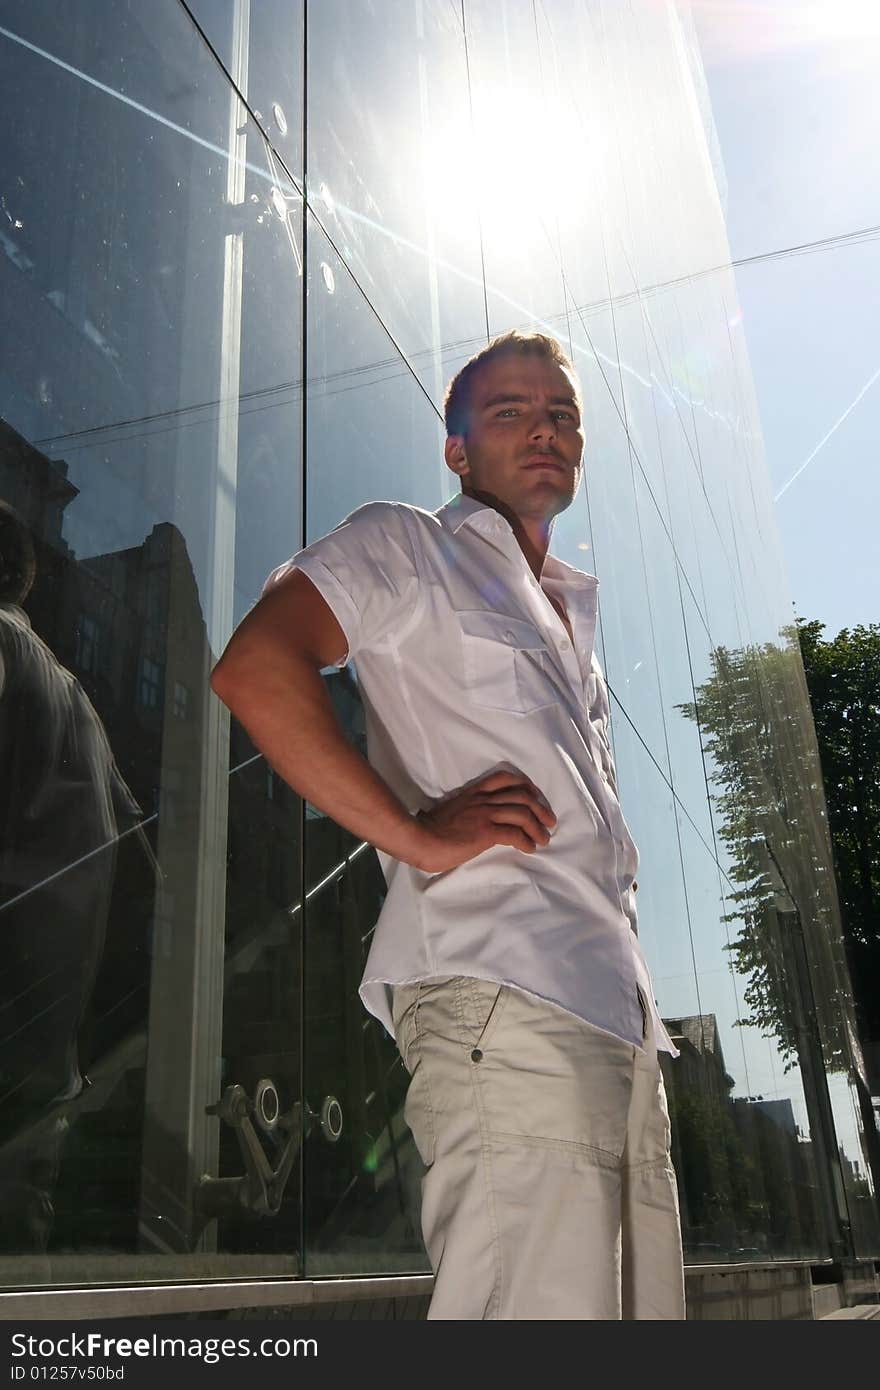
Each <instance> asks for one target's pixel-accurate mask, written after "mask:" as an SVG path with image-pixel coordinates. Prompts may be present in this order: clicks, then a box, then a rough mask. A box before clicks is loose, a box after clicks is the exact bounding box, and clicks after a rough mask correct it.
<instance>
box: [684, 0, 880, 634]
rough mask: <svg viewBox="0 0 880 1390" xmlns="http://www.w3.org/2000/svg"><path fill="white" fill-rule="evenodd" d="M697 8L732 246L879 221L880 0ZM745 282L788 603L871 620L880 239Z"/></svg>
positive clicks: (812, 612) (876, 603)
mask: <svg viewBox="0 0 880 1390" xmlns="http://www.w3.org/2000/svg"><path fill="white" fill-rule="evenodd" d="M692 9H693V13H694V19H695V22H696V27H697V32H698V35H699V38H700V43H701V48H702V52H703V61H704V65H705V69H706V78H707V83H708V87H709V94H710V98H711V101H712V108H713V112H714V116H715V122H716V126H717V129H718V136H719V140H720V144H721V152H722V156H723V161H724V166H725V170H726V174H727V182H728V204H727V222H728V232H729V236H730V243H731V250H732V254H733V256H734V258H735V259H739V258H741V257H747V256H754V255H760V254H762V253H764V252H767V251H774V250H777V249H781V248H785V247H790V246H796V245H800V244H803V243H805V242H812V241H817V240H820V239H822V238H825V237H834V236H838V235H840V234H842V233H847V232H850V231H854V230H858V229H860V228H865V227H870V226H873V225H874V224H877V223H880V161H878V158H877V148H878V137H880V97H878V86H880V0H692ZM737 283H738V286H739V294H740V302H741V305H742V310H743V316H744V325H745V331H746V337H747V342H748V346H749V353H750V357H751V362H752V370H753V373H754V378H755V388H756V392H757V397H758V404H759V407H760V411H761V420H762V424H763V430H764V438H765V441H766V446H767V461H768V465H769V469H770V474H771V478H772V480H773V485H774V486H773V491H774V494H780V495H779V496H778V501H777V516H778V521H779V529H780V534H781V537H782V542H783V546H784V550H785V555H786V560H787V566H788V573H789V588H790V592H791V595H792V598H793V601H794V606H795V609H796V611H797V612H798V613H799V614H800V615H801V616H802V617H805V618H819V619H821V620H822V621H823V622H825V623H826V624H827V625H828V629H827V632H826V636H830V635H832V634H833V633H836V632H837V631H838V630H839V629H840V628H842V627H853V626H855V625H856V624H857V623H870V622H880V545H878V540H877V528H878V524H880V446H878V440H880V239H871V240H867V241H865V242H863V243H861V244H855V245H848V246H846V245H845V246H841V247H834V248H831V249H827V250H822V251H818V252H816V253H813V254H809V255H796V256H791V257H786V258H781V259H773V260H769V261H765V262H763V263H761V264H758V265H753V266H746V267H742V268H740V269H739V270H738V271H737ZM869 382H872V384H871V385H868V383H869ZM866 387H867V389H865V388H866ZM859 397H861V398H860V399H857V398H859ZM842 417H845V418H842ZM838 422H840V423H838ZM826 436H827V438H826ZM823 441H824V442H823ZM811 456H812V457H811ZM808 460H809V461H808ZM804 464H806V467H803V465H804ZM800 469H803V471H802V472H799V470H800ZM795 474H798V476H797V477H796V478H795V477H794V475H795ZM793 478H794V481H790V480H791V479H793Z"/></svg>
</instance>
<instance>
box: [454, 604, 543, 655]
mask: <svg viewBox="0 0 880 1390" xmlns="http://www.w3.org/2000/svg"><path fill="white" fill-rule="evenodd" d="M456 616H457V618H458V621H459V624H460V625H461V630H462V632H466V633H467V634H468V636H469V637H483V638H485V639H486V641H488V642H501V643H502V644H503V645H504V646H507V647H515V648H516V649H517V650H518V651H523V652H528V651H543V650H545V649H546V647H547V642H546V640H545V639H544V638H543V637H542V636H541V634H540V632H539V631H538V629H537V628H536V627H535V626H534V625H533V624H532V623H529V622H526V621H525V619H523V618H508V617H507V615H506V614H504V613H492V612H489V611H488V610H486V609H482V608H477V609H471V610H470V611H468V612H464V613H458V614H456Z"/></svg>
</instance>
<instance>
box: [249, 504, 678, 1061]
mask: <svg viewBox="0 0 880 1390" xmlns="http://www.w3.org/2000/svg"><path fill="white" fill-rule="evenodd" d="M291 569H299V570H302V572H303V573H304V574H306V575H307V576H308V578H309V579H310V580H311V581H312V583H313V584H314V585H315V587H316V588H317V589H318V590H319V592H320V593H321V595H322V596H323V598H324V599H325V601H326V602H327V603H328V604H329V606H330V608H331V609H332V610H333V613H334V614H335V616H336V618H337V621H338V622H339V625H340V627H341V628H342V629H343V632H344V633H345V636H346V639H347V642H348V652H347V654H346V656H345V658H344V659H343V661H342V662H341V663H340V664H341V665H344V664H345V663H346V662H347V661H354V662H355V663H356V666H357V676H358V684H359V688H360V692H361V695H362V698H363V703H364V710H365V715H366V728H367V749H368V756H369V759H370V762H371V764H372V765H373V767H374V768H375V769H376V771H377V772H378V773H379V774H380V775H381V776H382V777H383V778H384V779H385V781H386V782H387V783H388V785H389V786H390V788H391V789H392V791H393V792H394V793H395V794H396V795H397V796H398V797H399V799H400V800H401V801H402V802H403V804H404V805H405V806H407V807H408V809H409V810H411V811H412V812H416V811H417V810H421V809H424V808H427V807H429V806H430V805H432V804H434V803H435V802H437V801H438V800H441V799H442V798H443V797H446V796H448V795H450V794H451V793H453V792H455V791H458V790H459V789H460V788H461V787H463V786H465V785H466V784H468V783H470V782H473V781H475V780H477V779H478V778H481V777H483V776H486V775H487V774H488V773H490V772H494V771H497V770H500V769H515V770H517V771H520V772H523V773H525V774H526V776H527V777H529V778H531V780H532V781H533V782H534V783H535V784H536V786H538V787H540V788H541V790H542V791H543V792H544V794H545V795H546V797H547V800H548V802H549V804H550V805H551V806H552V808H553V810H554V812H555V814H556V817H557V824H556V827H555V829H554V830H553V831H552V832H551V836H552V838H551V841H550V844H549V845H547V846H545V847H543V848H540V849H538V850H537V851H536V852H535V853H534V854H525V853H523V852H522V851H520V850H517V849H514V848H512V847H509V846H504V845H498V846H495V847H494V848H492V849H489V850H486V851H485V852H484V853H483V854H480V855H478V856H477V857H476V858H475V859H472V860H470V861H469V862H468V863H466V864H462V865H461V866H460V867H459V868H456V869H452V870H450V871H448V872H446V873H440V874H427V873H424V872H422V871H421V870H419V869H415V868H413V867H412V866H411V865H409V864H404V863H401V862H399V861H398V860H395V859H393V858H391V857H390V856H389V855H387V854H381V853H380V855H379V858H380V861H381V864H382V868H383V871H384V874H385V879H386V882H387V886H388V892H387V896H386V899H385V902H384V904H383V907H382V911H381V913H380V916H379V921H378V923H377V926H376V931H375V933H374V937H373V943H372V947H371V950H370V953H369V957H368V960H367V964H366V969H365V972H364V978H363V981H362V983H361V990H360V992H361V998H362V999H363V1001H364V1004H365V1005H366V1007H367V1008H368V1009H369V1010H370V1012H371V1013H373V1014H375V1016H376V1017H377V1018H379V1019H380V1020H381V1021H382V1023H383V1024H384V1025H385V1027H386V1028H387V1029H388V1031H389V1032H391V1031H392V1022H391V986H392V985H395V984H405V983H412V982H414V981H417V980H421V979H429V978H433V977H437V976H444V975H473V976H477V977H480V978H482V979H487V980H494V981H497V982H498V983H501V984H508V985H512V986H515V987H516V988H518V989H522V990H526V991H527V992H529V993H531V994H534V995H537V996H539V997H541V998H543V999H547V1000H550V1001H551V1002H553V1003H555V1004H558V1005H560V1006H561V1007H562V1008H563V1009H566V1010H568V1011H569V1012H570V1013H572V1014H575V1015H576V1016H577V1017H579V1018H582V1019H584V1020H585V1021H586V1022H587V1023H590V1024H592V1025H593V1026H595V1027H597V1028H601V1029H603V1030H604V1031H606V1032H608V1033H611V1034H613V1035H614V1036H616V1037H618V1038H621V1039H623V1040H624V1041H626V1042H628V1043H631V1044H632V1045H633V1046H635V1047H640V1046H641V1044H642V1037H643V1019H642V1012H641V1005H640V1003H639V997H638V991H640V992H641V994H642V997H643V999H644V1001H645V1004H646V1006H647V1007H648V1008H649V1009H650V1010H651V1012H652V1014H653V1020H654V1027H655V1030H656V1035H657V1039H658V1045H659V1046H660V1047H661V1048H663V1049H664V1050H666V1051H669V1052H672V1053H675V1048H674V1046H673V1044H672V1043H671V1041H670V1039H669V1035H668V1034H667V1032H666V1030H665V1028H664V1027H663V1024H662V1022H661V1020H660V1018H659V1016H658V1015H657V1011H656V1006H655V1003H654V992H653V989H652V986H651V981H650V978H649V975H648V970H647V966H646V964H645V961H644V958H643V956H642V952H641V949H640V947H639V943H638V937H637V927H636V905H635V892H634V890H633V887H632V885H633V880H634V876H635V873H636V869H637V866H638V852H637V850H636V847H635V845H634V844H633V841H632V837H631V835H630V833H629V830H628V829H627V826H626V822H625V821H624V818H623V815H622V813H621V809H620V803H619V801H618V797H617V787H616V780H615V775H614V765H613V761H612V756H611V745H610V741H609V737H608V718H609V708H608V697H607V691H606V688H605V682H604V678H603V676H602V672H601V670H600V668H599V664H598V662H597V660H596V657H595V654H594V651H593V640H594V635H595V628H596V602H597V589H598V580H597V579H596V578H595V577H594V576H592V575H588V574H583V573H582V572H581V571H579V570H576V569H573V568H572V567H571V566H570V565H566V564H563V563H562V561H560V560H558V559H556V558H555V557H553V556H551V555H548V556H547V558H546V560H545V563H544V567H543V571H542V574H541V581H540V583H539V582H538V580H536V579H535V577H534V575H533V574H532V571H531V569H530V568H529V566H528V564H527V563H526V560H525V557H524V555H523V553H522V551H521V550H520V547H519V545H518V543H517V541H516V538H515V536H514V534H513V530H512V528H511V527H510V525H509V524H508V523H507V522H506V521H505V520H504V519H503V518H502V517H501V516H500V515H499V514H498V513H497V512H495V511H494V510H493V509H492V508H490V507H486V506H484V505H483V504H482V503H479V502H476V501H474V500H473V499H472V498H468V497H465V496H463V495H462V496H458V497H456V498H454V499H453V501H451V502H449V503H447V505H446V506H444V507H441V508H440V510H439V511H437V512H426V511H422V510H421V509H419V508H417V507H412V506H408V505H405V504H402V503H395V502H371V503H369V504H367V505H366V506H364V507H360V508H358V510H357V511H355V512H353V513H352V514H351V516H349V517H347V518H346V520H345V521H343V522H342V523H341V525H339V526H338V527H337V528H336V529H335V530H334V531H332V532H331V533H330V534H329V535H327V536H325V537H323V539H321V540H319V541H315V542H314V543H313V544H312V545H310V546H308V547H307V548H306V549H305V550H302V551H300V552H299V554H297V555H295V556H294V557H293V558H292V559H291V560H289V561H288V562H287V564H285V565H283V566H281V568H280V569H278V570H276V571H275V572H274V573H273V574H272V575H270V577H269V579H268V580H267V587H269V586H270V585H272V584H273V583H276V582H277V581H278V580H279V579H281V578H283V576H284V575H285V574H287V573H289V572H290V570H291ZM548 594H550V595H552V596H553V597H554V598H557V599H559V600H561V602H562V603H563V605H564V608H565V611H566V613H567V615H568V620H569V623H570V625H571V628H572V633H573V637H574V641H573V642H572V641H571V639H570V638H569V635H568V633H567V632H566V630H565V627H564V625H563V623H562V622H561V620H560V618H559V616H558V614H557V613H556V612H555V610H554V608H553V606H552V604H551V603H550V601H549V599H548V597H547V596H548Z"/></svg>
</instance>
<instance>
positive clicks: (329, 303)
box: [305, 222, 445, 1274]
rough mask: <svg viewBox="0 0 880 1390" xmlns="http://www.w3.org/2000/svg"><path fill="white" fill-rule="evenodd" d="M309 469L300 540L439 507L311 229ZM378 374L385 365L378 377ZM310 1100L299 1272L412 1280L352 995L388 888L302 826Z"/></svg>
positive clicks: (393, 1054) (385, 374) (414, 393)
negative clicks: (378, 503) (349, 521)
mask: <svg viewBox="0 0 880 1390" xmlns="http://www.w3.org/2000/svg"><path fill="white" fill-rule="evenodd" d="M308 247H309V299H308V304H309V316H308V334H307V341H308V347H309V358H308V379H309V389H308V396H307V412H308V413H307V440H308V448H307V466H308V516H309V526H308V532H309V536H308V538H309V539H313V538H314V537H317V536H320V535H323V534H325V533H326V532H327V531H328V530H330V529H331V528H332V527H333V526H335V525H336V523H337V522H338V521H340V520H341V519H342V518H343V516H345V515H346V514H347V513H348V512H350V511H351V510H353V508H354V507H356V506H358V505H359V504H360V503H362V502H364V501H368V500H372V499H376V498H394V499H398V500H401V501H410V502H414V503H416V504H418V505H420V506H424V507H429V508H433V507H437V506H439V505H440V504H441V503H442V501H443V492H442V488H441V483H442V474H441V470H445V464H444V462H443V456H442V452H441V447H440V446H441V439H440V435H439V430H438V421H437V416H436V412H435V410H434V408H433V406H432V405H431V403H430V402H429V401H428V399H427V398H426V396H425V393H424V392H423V390H422V388H421V386H420V385H419V383H418V382H417V381H415V380H414V379H413V377H412V375H411V374H410V373H409V372H408V371H407V370H406V368H405V366H404V364H403V363H399V366H400V367H401V368H402V370H394V371H389V370H388V367H387V363H388V359H389V357H393V354H394V348H393V346H392V344H391V342H390V340H389V338H388V336H387V333H386V332H385V328H384V326H383V324H382V323H381V322H380V321H379V319H378V318H377V317H376V315H375V314H374V312H373V310H372V308H371V307H370V305H369V304H367V303H366V302H365V301H364V298H363V296H362V295H361V294H360V292H359V291H358V290H357V288H356V287H355V285H354V284H353V282H352V280H351V278H350V277H349V276H348V275H347V274H346V272H345V268H344V266H342V265H341V263H340V262H339V260H338V258H337V257H336V255H335V253H334V251H333V249H332V248H331V247H330V245H329V243H328V242H327V241H326V239H325V238H324V236H323V233H322V232H321V231H320V229H319V228H318V227H317V226H316V224H315V223H314V222H311V223H310V229H309V237H308ZM377 362H381V363H385V364H386V365H385V366H384V367H383V368H382V369H381V370H378V371H377V369H376V367H375V364H376V363H377ZM327 679H328V682H329V685H330V690H331V693H332V697H333V701H334V707H335V709H336V713H337V715H338V717H339V718H340V720H341V722H342V725H343V727H344V729H345V730H346V732H347V734H348V736H349V737H350V738H352V739H353V740H354V741H355V742H356V743H358V745H359V746H360V747H361V748H362V749H365V747H366V740H365V732H364V716H363V709H362V706H361V702H360V698H359V695H358V688H357V678H356V674H352V672H351V670H346V671H344V672H341V673H339V672H337V673H334V674H332V675H330V676H329V677H328V678H327ZM305 862H306V883H307V911H306V943H305V950H306V972H305V985H306V995H305V1025H306V1054H305V1056H306V1096H307V1099H308V1101H309V1104H310V1105H311V1107H312V1109H313V1110H314V1111H315V1113H316V1114H317V1113H319V1111H320V1107H321V1105H323V1104H326V1102H327V1097H330V1096H332V1097H335V1098H336V1099H337V1100H338V1101H339V1104H340V1107H341V1111H342V1117H343V1132H342V1137H341V1139H340V1140H339V1142H338V1143H335V1144H328V1143H326V1142H318V1143H316V1144H315V1145H313V1146H312V1147H311V1148H310V1149H309V1150H307V1154H306V1158H307V1166H306V1177H307V1189H306V1192H307V1196H306V1211H305V1220H306V1251H307V1270H308V1272H309V1273H310V1274H329V1273H338V1272H341V1271H345V1272H348V1273H368V1272H381V1271H385V1270H400V1269H416V1270H418V1269H423V1268H425V1263H424V1261H425V1256H424V1252H423V1250H422V1245H421V1236H420V1227H419V1220H418V1191H419V1180H420V1172H421V1169H420V1161H419V1158H418V1154H417V1152H416V1149H415V1145H414V1144H413V1142H412V1138H411V1136H410V1133H409V1130H408V1129H407V1127H406V1125H405V1123H404V1120H403V1102H404V1098H405V1093H406V1082H407V1077H406V1071H405V1069H404V1067H403V1064H402V1063H401V1061H400V1058H399V1056H398V1053H397V1049H396V1047H395V1045H394V1043H393V1041H392V1040H391V1039H390V1038H389V1037H387V1036H386V1034H385V1031H384V1029H383V1027H382V1025H381V1024H380V1023H378V1022H377V1021H376V1019H374V1018H372V1017H370V1016H368V1015H367V1014H366V1013H365V1012H364V1009H363V1006H362V1004H361V1002H360V999H359V997H358V992H357V991H358V986H359V984H360V980H361V974H362V971H363V967H364V963H365V961H366V955H367V950H368V948H369V945H370V938H371V935H372V931H373V928H374V926H375V923H376V919H377V917H378V914H379V910H380V908H381V905H382V901H383V898H384V892H385V885H384V880H383V877H382V872H381V869H380V868H379V863H378V860H377V858H376V855H375V852H374V851H373V850H372V849H369V848H366V847H365V846H363V845H361V844H358V842H357V841H356V840H354V839H353V837H352V836H350V835H349V834H347V832H345V831H343V830H341V829H340V828H339V826H337V825H335V824H334V823H333V822H332V821H330V820H329V819H328V818H327V817H325V816H323V815H320V814H319V813H318V812H316V811H313V810H312V808H311V807H309V809H308V817H307V820H306V856H305Z"/></svg>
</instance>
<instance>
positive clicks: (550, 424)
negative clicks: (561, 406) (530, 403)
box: [530, 410, 556, 439]
mask: <svg viewBox="0 0 880 1390" xmlns="http://www.w3.org/2000/svg"><path fill="white" fill-rule="evenodd" d="M530 434H531V437H532V439H555V438H556V419H555V417H554V415H553V412H552V411H551V410H538V411H536V412H535V417H534V419H533V420H532V424H531V430H530Z"/></svg>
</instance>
